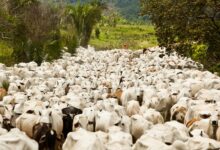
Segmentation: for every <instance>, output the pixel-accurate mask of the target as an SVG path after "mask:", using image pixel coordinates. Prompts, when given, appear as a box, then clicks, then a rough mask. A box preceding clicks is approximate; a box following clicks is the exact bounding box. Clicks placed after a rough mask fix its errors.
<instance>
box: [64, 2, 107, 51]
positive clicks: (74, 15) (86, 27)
mask: <svg viewBox="0 0 220 150" xmlns="http://www.w3.org/2000/svg"><path fill="white" fill-rule="evenodd" d="M103 9H104V5H103V4H102V3H100V2H98V1H96V2H95V1H93V2H92V3H85V4H83V3H77V4H75V5H70V6H69V7H68V8H67V15H68V16H69V19H70V20H71V22H72V25H73V26H74V27H75V30H76V35H77V39H78V44H79V45H80V46H83V47H86V46H87V45H88V43H89V40H90V37H91V34H92V30H93V28H94V26H95V25H96V24H97V23H98V22H99V21H100V20H101V16H102V10H103Z"/></svg>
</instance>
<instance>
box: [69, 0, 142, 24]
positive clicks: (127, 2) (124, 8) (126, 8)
mask: <svg viewBox="0 0 220 150" xmlns="http://www.w3.org/2000/svg"><path fill="white" fill-rule="evenodd" d="M77 1H78V0H71V2H72V3H75V2H77ZM80 1H81V2H91V1H92V0H80ZM102 2H104V3H106V4H107V6H108V7H113V8H114V9H115V10H116V11H118V12H119V13H120V14H121V15H122V16H123V17H124V18H126V19H127V20H129V21H136V20H142V19H143V17H140V16H139V12H140V1H139V0H102Z"/></svg>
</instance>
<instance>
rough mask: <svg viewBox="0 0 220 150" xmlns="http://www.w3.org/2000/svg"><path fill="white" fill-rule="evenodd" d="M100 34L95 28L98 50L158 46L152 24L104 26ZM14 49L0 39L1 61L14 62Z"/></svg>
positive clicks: (92, 39)
mask: <svg viewBox="0 0 220 150" xmlns="http://www.w3.org/2000/svg"><path fill="white" fill-rule="evenodd" d="M99 29H100V36H99V38H96V36H95V30H94V32H93V33H92V38H91V40H90V43H89V44H90V45H91V46H94V47H95V48H96V49H97V50H107V49H114V48H128V49H133V50H136V49H142V48H144V47H146V48H147V47H152V46H156V45H157V44H158V43H157V39H156V36H155V30H154V27H153V26H152V25H117V26H116V27H110V26H102V27H100V28H99ZM12 52H13V49H12V48H11V47H10V46H9V45H7V44H6V43H3V42H1V41H0V63H1V62H4V63H5V64H7V65H11V64H13V60H12V57H10V56H11V54H12Z"/></svg>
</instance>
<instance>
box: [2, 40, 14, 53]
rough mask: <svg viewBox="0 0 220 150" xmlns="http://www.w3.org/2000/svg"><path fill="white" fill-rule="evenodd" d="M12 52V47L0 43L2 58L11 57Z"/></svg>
mask: <svg viewBox="0 0 220 150" xmlns="http://www.w3.org/2000/svg"><path fill="white" fill-rule="evenodd" d="M12 52H13V49H12V47H10V46H9V45H8V44H7V43H4V42H1V41H0V56H2V57H3V56H11V54H12Z"/></svg>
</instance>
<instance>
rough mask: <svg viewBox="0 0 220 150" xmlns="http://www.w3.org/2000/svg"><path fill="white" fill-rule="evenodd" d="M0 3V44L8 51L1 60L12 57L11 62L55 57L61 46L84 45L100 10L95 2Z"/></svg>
mask: <svg viewBox="0 0 220 150" xmlns="http://www.w3.org/2000/svg"><path fill="white" fill-rule="evenodd" d="M0 6H1V7H0V48H3V49H7V50H8V51H9V50H10V51H12V52H8V54H9V55H11V56H9V57H8V58H5V60H9V59H10V60H11V58H13V62H15V63H16V62H21V61H22V62H29V61H35V62H37V63H38V64H40V63H41V62H42V61H44V60H46V61H51V60H53V59H57V58H59V57H60V55H61V52H62V49H63V47H67V51H69V52H71V53H74V52H75V48H76V47H77V46H78V45H82V46H87V44H88V42H89V39H90V36H91V32H92V29H93V27H94V25H95V24H96V23H97V22H98V21H99V20H100V18H101V13H102V7H101V5H100V3H98V2H92V3H89V4H80V3H79V4H77V5H73V4H67V3H62V2H61V1H60V2H59V1H57V2H56V3H54V1H45V0H2V1H1V2H0ZM10 53H12V54H10ZM0 57H1V55H0ZM3 59H4V58H1V62H2V60H3ZM3 61H4V60H3Z"/></svg>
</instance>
